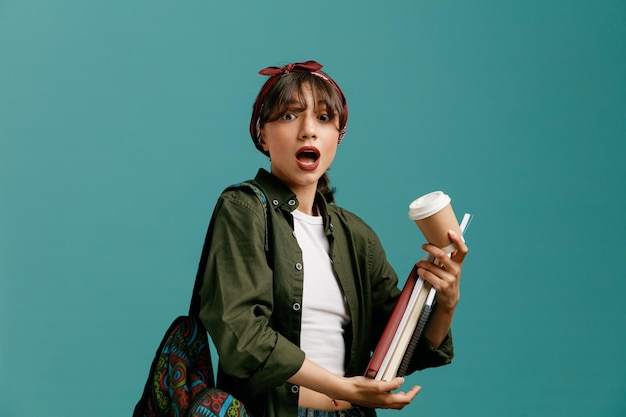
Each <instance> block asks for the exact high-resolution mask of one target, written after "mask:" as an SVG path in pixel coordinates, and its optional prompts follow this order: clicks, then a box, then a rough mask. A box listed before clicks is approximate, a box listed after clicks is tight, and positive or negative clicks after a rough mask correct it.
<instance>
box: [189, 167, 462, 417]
mask: <svg viewBox="0 0 626 417" xmlns="http://www.w3.org/2000/svg"><path fill="white" fill-rule="evenodd" d="M254 183H255V184H256V185H257V186H259V187H260V188H261V189H262V190H263V191H264V193H265V195H266V196H267V212H266V213H267V219H265V214H264V210H263V206H262V204H261V202H260V200H259V199H258V198H257V196H255V195H254V193H253V192H252V191H251V190H249V189H247V188H240V189H236V190H228V191H225V192H224V193H223V194H222V195H221V196H220V197H219V199H218V201H217V204H216V206H215V210H214V213H213V217H212V219H211V228H210V229H209V230H210V231H211V232H210V233H209V235H208V236H207V240H206V243H205V251H206V253H207V258H206V265H200V269H201V272H200V273H202V270H204V280H203V284H202V288H201V290H200V296H201V303H202V304H201V310H200V318H201V320H202V322H203V324H204V326H205V327H206V329H207V330H208V332H209V334H210V335H211V338H212V339H213V342H214V343H215V345H216V348H217V351H218V354H219V367H218V373H217V374H218V375H217V385H218V387H219V388H221V389H223V390H225V391H228V392H230V393H231V394H233V395H234V396H235V397H236V398H238V399H240V400H241V401H242V402H243V403H244V404H245V405H246V407H247V408H248V409H249V410H251V412H252V413H253V415H254V416H255V417H262V416H265V417H294V416H296V415H297V406H298V391H299V387H298V386H296V385H293V384H290V383H288V382H286V381H287V379H288V378H290V377H291V376H292V375H293V374H295V373H296V372H297V371H298V370H299V369H300V366H301V365H302V362H303V361H304V352H303V351H302V350H301V349H300V348H299V347H298V346H299V342H300V320H301V305H302V288H303V272H304V271H303V264H302V252H301V250H300V247H299V246H298V243H297V241H296V238H295V236H294V233H293V218H292V216H291V212H292V211H293V210H295V209H296V207H298V201H297V199H296V196H295V194H294V193H293V192H292V191H291V190H290V189H289V188H288V187H287V186H285V185H284V184H283V183H282V182H281V181H280V180H278V179H277V178H276V177H274V176H273V175H272V174H270V173H269V172H267V171H265V170H263V169H261V170H259V172H258V174H257V176H256V177H255V179H254ZM317 204H318V207H319V209H320V214H321V215H322V216H323V217H324V228H325V232H326V236H327V237H328V241H329V244H330V257H331V262H332V265H333V268H334V271H335V275H336V276H337V279H338V281H339V284H340V286H341V289H342V290H343V292H344V294H345V297H346V299H347V304H348V308H349V312H350V316H351V318H352V323H351V325H350V327H349V328H347V329H346V332H345V335H346V364H347V367H346V375H347V376H353V375H363V373H364V371H365V368H366V366H367V364H368V362H369V359H370V356H371V352H372V350H373V349H374V347H375V346H376V342H377V341H378V337H379V336H380V334H381V333H382V330H383V328H384V326H385V324H386V322H387V319H388V318H389V315H390V313H391V310H392V309H393V307H394V305H395V302H396V300H397V297H398V295H399V293H400V290H399V289H398V287H397V284H398V279H397V276H396V274H395V272H394V271H393V269H392V267H391V266H390V265H389V263H388V262H387V259H386V256H385V252H384V250H383V248H382V246H381V243H380V241H379V240H378V238H377V236H376V234H375V233H374V232H373V230H372V229H370V227H369V226H367V225H366V224H365V223H364V222H363V221H362V220H361V219H360V218H358V217H357V216H355V215H354V214H352V213H350V212H349V211H347V210H344V209H342V208H340V207H338V206H336V205H334V204H326V202H325V200H324V198H323V197H322V196H321V195H319V194H318V197H317ZM266 225H267V228H266ZM266 233H267V238H266ZM210 235H212V236H210ZM266 242H267V247H266ZM452 356H453V350H452V340H451V337H450V336H448V337H447V338H446V340H445V341H444V343H443V344H442V345H441V346H440V347H439V349H433V348H432V347H431V346H428V345H427V343H422V344H421V345H420V346H419V347H418V349H417V350H416V354H415V355H414V360H413V363H412V364H411V367H410V370H411V371H414V370H416V369H423V368H426V367H433V366H440V365H444V364H447V363H449V362H450V361H451V360H452ZM367 414H368V415H375V413H374V411H373V410H367Z"/></svg>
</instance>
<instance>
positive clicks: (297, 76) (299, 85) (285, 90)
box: [257, 72, 346, 203]
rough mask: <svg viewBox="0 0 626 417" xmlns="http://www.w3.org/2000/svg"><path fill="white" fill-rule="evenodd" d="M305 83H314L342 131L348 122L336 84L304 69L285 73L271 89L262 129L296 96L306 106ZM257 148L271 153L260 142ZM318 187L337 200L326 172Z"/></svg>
mask: <svg viewBox="0 0 626 417" xmlns="http://www.w3.org/2000/svg"><path fill="white" fill-rule="evenodd" d="M305 85H309V86H311V89H312V90H313V92H314V93H315V94H316V95H317V96H318V97H319V99H320V101H322V102H324V103H325V105H326V108H327V109H328V113H329V116H330V117H331V119H333V118H335V117H337V118H338V119H339V130H338V131H337V135H339V132H340V131H341V130H343V129H344V127H345V124H346V115H345V113H344V105H343V101H342V97H341V96H340V95H339V93H338V92H337V90H336V89H335V87H334V86H333V85H332V84H330V83H329V82H328V81H326V80H325V79H323V78H321V77H320V76H318V75H315V74H311V73H301V72H290V73H286V74H284V75H283V76H281V77H280V79H279V80H278V81H276V83H275V84H274V85H273V86H272V88H271V89H270V90H269V91H268V93H267V94H266V96H265V99H264V100H263V103H262V107H261V113H260V116H259V129H260V128H262V127H263V125H264V124H265V123H267V122H272V121H274V120H276V119H278V118H279V117H280V115H281V114H282V113H283V112H284V111H286V110H287V108H288V106H289V105H290V104H291V103H290V102H291V101H292V100H293V98H294V96H295V97H297V98H298V100H299V101H300V102H301V104H302V105H303V106H306V101H305V95H304V88H303V87H304V86H305ZM338 138H339V136H338ZM257 148H259V150H260V151H261V152H263V153H264V154H266V155H268V153H267V152H266V151H264V150H263V149H262V148H261V147H260V144H257ZM268 156H269V155H268ZM317 190H318V191H319V192H321V193H322V195H324V198H326V201H328V202H329V203H333V202H334V201H335V197H334V193H335V189H334V187H331V186H330V179H329V178H328V174H327V173H326V172H325V173H324V175H322V177H321V178H320V179H319V181H318V182H317Z"/></svg>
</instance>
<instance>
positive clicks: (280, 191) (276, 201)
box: [254, 168, 332, 234]
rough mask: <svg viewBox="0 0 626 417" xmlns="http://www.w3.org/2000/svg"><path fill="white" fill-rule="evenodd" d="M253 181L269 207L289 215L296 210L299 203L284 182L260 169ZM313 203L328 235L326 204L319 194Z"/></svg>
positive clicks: (328, 224)
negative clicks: (263, 194)
mask: <svg viewBox="0 0 626 417" xmlns="http://www.w3.org/2000/svg"><path fill="white" fill-rule="evenodd" d="M254 181H255V182H256V183H257V184H259V185H260V186H261V188H262V189H263V191H264V192H265V195H266V196H267V202H268V205H269V206H270V207H272V208H274V209H281V210H284V211H287V212H289V213H291V212H292V211H294V210H295V209H296V208H298V205H299V204H300V203H299V202H298V198H297V197H296V194H295V193H294V192H293V191H291V189H290V188H289V187H287V186H286V185H285V183H284V182H282V181H281V180H280V179H278V178H277V177H275V176H274V175H273V174H271V173H270V172H268V171H266V170H265V169H263V168H260V169H259V171H258V172H257V174H256V177H254ZM315 203H316V204H317V207H318V209H319V210H320V216H322V217H323V218H324V229H325V231H326V234H329V233H330V231H331V230H330V228H332V224H331V222H330V215H329V210H328V203H327V202H326V199H325V198H324V196H323V195H322V194H321V193H320V192H317V195H316V196H315Z"/></svg>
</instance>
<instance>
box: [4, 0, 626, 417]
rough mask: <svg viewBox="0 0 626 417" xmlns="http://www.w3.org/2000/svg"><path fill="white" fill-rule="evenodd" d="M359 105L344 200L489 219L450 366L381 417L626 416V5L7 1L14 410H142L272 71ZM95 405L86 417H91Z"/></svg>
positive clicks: (9, 337) (412, 241)
mask: <svg viewBox="0 0 626 417" xmlns="http://www.w3.org/2000/svg"><path fill="white" fill-rule="evenodd" d="M307 59H315V60H318V61H319V62H321V63H323V64H325V70H327V72H328V73H329V74H331V75H332V76H333V78H335V79H336V80H337V82H339V84H340V85H341V86H342V88H343V89H344V92H345V93H346V95H347V97H348V101H349V105H350V120H349V129H348V134H347V136H346V138H345V141H344V143H342V145H341V146H340V149H339V153H338V156H337V158H336V161H335V163H334V165H333V167H332V170H331V178H332V180H333V182H334V184H335V185H336V186H337V188H338V194H337V199H338V201H339V203H340V204H341V205H342V206H344V207H346V208H348V209H351V210H353V211H355V212H357V213H358V214H359V215H361V216H362V217H363V218H364V219H365V220H366V221H367V222H368V223H369V224H370V225H371V226H372V227H373V228H374V229H375V230H376V231H377V232H378V234H379V236H380V238H381V240H382V241H383V244H384V245H385V248H386V250H387V252H388V255H389V258H390V260H391V262H392V263H393V265H394V266H395V267H396V269H397V271H398V273H399V275H400V276H401V277H402V278H403V277H404V276H406V274H407V273H408V271H409V270H410V267H411V265H412V263H413V262H414V261H415V260H416V259H417V258H419V257H421V255H422V253H421V250H420V246H419V245H420V244H421V243H422V238H421V235H420V234H419V231H418V230H417V228H416V227H415V226H414V225H413V223H412V222H410V221H409V220H408V219H407V208H408V204H409V203H410V202H411V201H412V200H413V199H414V198H416V197H418V196H419V195H421V194H424V193H426V192H428V191H433V190H437V189H442V190H445V191H446V192H447V193H448V194H449V195H451V197H452V199H453V205H454V207H455V210H456V211H457V214H458V215H459V216H460V215H461V214H462V213H463V212H466V211H469V212H472V213H474V214H475V215H476V218H475V221H474V223H472V226H471V228H470V230H469V231H468V235H467V241H468V244H469V246H470V250H471V253H470V256H469V257H468V259H467V262H466V265H465V269H464V273H463V280H462V300H461V303H460V305H459V308H458V312H457V316H456V319H455V323H454V335H455V343H456V350H457V355H456V358H455V360H454V362H453V364H452V365H451V366H448V367H445V368H440V369H433V370H427V371H424V372H421V373H418V374H415V375H412V376H410V377H409V378H408V382H407V385H410V384H419V385H422V386H423V390H422V392H421V393H420V394H419V396H418V398H417V399H416V400H415V401H414V402H413V403H412V404H411V405H409V406H408V407H407V408H406V409H405V410H404V411H402V412H392V411H382V412H380V415H382V416H414V415H438V416H441V417H447V416H460V415H463V416H466V417H470V416H482V417H487V416H589V415H594V416H623V415H626V355H625V354H624V349H625V345H626V308H625V306H624V294H625V293H626V283H625V280H624V278H625V274H624V270H625V268H626V262H625V259H626V257H625V256H624V249H626V244H625V243H624V232H626V222H625V220H624V218H625V215H624V213H626V193H625V191H626V187H625V185H626V169H625V166H626V164H625V163H624V159H625V156H626V3H625V2H624V1H617V0H613V1H610V0H597V1H592V0H589V1H565V0H554V1H535V0H527V1H523V2H521V1H520V2H513V1H493V0H492V1H490V0H476V1H473V2H466V1H453V0H449V1H446V0H442V1H421V0H420V1H410V2H394V1H389V2H386V3H381V2H374V1H369V0H368V1H364V0H361V1H348V0H346V1H325V0H319V1H314V2H306V3H304V2H297V1H291V2H285V1H275V0H268V1H264V2H253V1H248V2H245V1H231V2H216V1H209V0H204V1H199V0H190V1H185V2H167V1H162V0H158V1H157V0H153V1H146V0H125V1H119V0H109V1H71V0H56V1H46V0H22V1H18V0H0V416H2V417H16V416H22V415H28V416H34V415H38V414H44V415H49V416H55V417H56V416H58V417H72V416H82V415H90V416H91V415H93V416H129V415H130V413H131V411H132V408H133V406H134V403H135V402H136V400H137V399H138V397H139V394H140V391H141V389H142V386H143V383H144V381H145V378H146V376H147V371H148V368H149V365H150V361H151V359H152V356H153V354H154V350H155V349H156V346H157V344H158V342H159V340H160V338H161V336H162V333H163V331H164V330H165V329H166V327H167V325H168V324H169V322H170V321H171V320H172V319H173V318H174V317H175V316H176V315H178V314H181V313H184V312H185V311H186V308H187V305H188V299H189V295H190V291H191V286H192V282H193V278H194V275H195V270H196V266H197V262H198V258H199V255H200V250H201V245H202V241H203V238H204V233H205V229H206V226H207V224H208V220H209V217H210V214H211V210H212V207H213V204H214V202H215V200H216V198H217V196H218V194H219V192H220V190H221V189H223V188H224V187H225V186H227V185H229V184H231V183H233V182H236V181H239V180H242V179H246V178H250V177H252V176H253V175H254V174H255V172H256V170H257V168H258V167H260V166H262V167H267V166H268V163H267V160H266V159H265V157H263V156H262V155H261V154H260V153H258V152H257V151H256V150H255V149H254V148H253V146H252V145H251V143H250V138H249V136H248V132H247V125H248V120H249V113H250V108H251V104H252V102H253V100H254V97H255V95H256V93H257V91H258V89H259V87H260V85H261V83H262V82H263V81H264V80H263V77H261V76H259V75H257V74H256V72H257V71H258V70H259V69H260V68H262V67H265V66H268V65H279V64H284V63H287V62H293V61H303V60H307ZM86 410H88V411H86Z"/></svg>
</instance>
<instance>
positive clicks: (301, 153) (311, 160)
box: [296, 146, 320, 170]
mask: <svg viewBox="0 0 626 417" xmlns="http://www.w3.org/2000/svg"><path fill="white" fill-rule="evenodd" d="M296 159H297V161H298V166H299V167H300V168H301V169H304V170H314V169H315V168H317V166H318V165H319V160H320V151H319V150H318V149H317V148H316V147H314V146H304V147H302V148H300V149H298V152H296Z"/></svg>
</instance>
